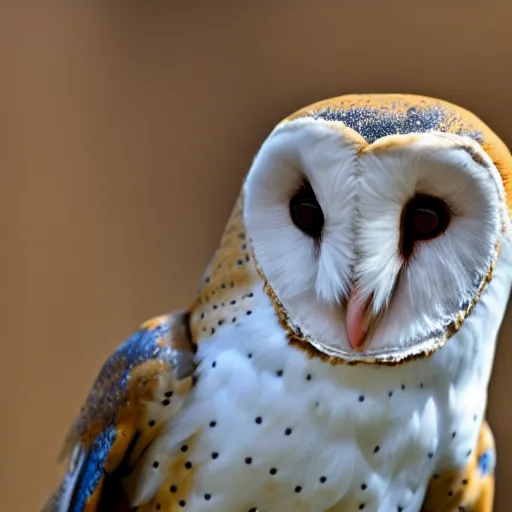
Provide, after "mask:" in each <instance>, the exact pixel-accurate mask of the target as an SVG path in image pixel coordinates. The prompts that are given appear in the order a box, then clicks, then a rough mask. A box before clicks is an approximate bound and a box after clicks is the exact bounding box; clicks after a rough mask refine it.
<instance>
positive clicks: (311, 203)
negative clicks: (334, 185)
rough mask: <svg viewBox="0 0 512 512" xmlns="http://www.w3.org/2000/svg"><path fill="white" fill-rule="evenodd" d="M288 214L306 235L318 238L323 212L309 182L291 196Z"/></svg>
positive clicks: (322, 222)
mask: <svg viewBox="0 0 512 512" xmlns="http://www.w3.org/2000/svg"><path fill="white" fill-rule="evenodd" d="M290 215H291V217H292V220H293V223H294V224H295V225H296V226H297V227H298V228H299V229H300V230H301V231H302V232H304V233H306V235H309V236H310V237H312V238H320V235H321V234H322V229H323V227H324V214H323V212H322V208H321V207H320V205H319V204H318V201H317V200H316V197H315V193H314V192H313V189H312V187H311V185H310V184H309V183H307V184H305V185H303V186H302V188H301V189H300V190H299V191H298V192H297V193H296V194H295V195H294V196H293V197H292V199H291V201H290Z"/></svg>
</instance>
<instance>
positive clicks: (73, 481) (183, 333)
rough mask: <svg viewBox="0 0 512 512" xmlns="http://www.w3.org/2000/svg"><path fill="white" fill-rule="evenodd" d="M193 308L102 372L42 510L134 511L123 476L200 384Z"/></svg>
mask: <svg viewBox="0 0 512 512" xmlns="http://www.w3.org/2000/svg"><path fill="white" fill-rule="evenodd" d="M188 326H189V317H188V313H187V312H184V311H179V312H175V313H172V314H170V315H164V316H160V317H156V318H154V319H152V320H149V321H147V322H145V323H144V324H142V325H141V326H140V328H139V330H138V331H137V332H135V333H134V334H133V335H132V336H130V337H129V338H128V339H126V340H125V341H124V342H123V343H122V344H121V345H120V346H119V347H118V348H117V350H116V351H115V352H114V353H113V354H112V355H111V356H110V358H109V359H108V360H107V362H106V363H105V365H104V366H103V368H102V370H101V371H100V373H99V375H98V377H97V379H96V381H95V382H94V385H93V386H92V389H91V391H90V392H89V396H88V397H87V400H86V402H85V405H84V406H83V407H82V409H81V411H80V413H79V415H78V418H77V419H76V420H75V422H74V423H73V425H72V427H71V429H70V431H69V434H68V436H67V438H66V440H65V442H64V447H63V450H62V452H61V454H60V456H59V461H61V460H63V459H68V460H69V463H68V467H67V471H66V474H65V476H64V478H63V480H62V482H61V484H60V486H59V488H58V489H57V490H56V491H55V492H54V493H53V494H52V495H51V496H50V498H49V499H48V501H47V503H46V504H45V506H44V508H43V510H42V512H85V511H87V512H96V511H98V512H100V511H108V512H121V511H123V512H124V511H126V512H127V511H128V510H130V507H129V504H128V498H127V497H126V494H125V493H124V491H123V488H122V485H121V480H122V478H123V477H124V476H127V475H128V474H129V473H130V471H131V469H132V468H133V467H134V466H135V464H136V463H137V461H138V459H139V458H140V456H141V455H142V454H143V453H144V451H145V450H146V448H147V447H148V446H149V445H150V444H151V442H152V441H153V440H154V439H155V438H156V437H157V435H158V433H159V431H160V430H161V428H162V425H163V424H164V423H166V422H167V421H168V420H169V419H170V418H172V417H173V416H175V415H176V414H177V413H178V411H179V410H180V408H181V406H182V404H183V402H184V400H185V398H186V396H187V394H188V391H189V390H190V389H191V387H192V385H193V377H192V374H193V372H194V369H195V366H194V346H193V344H192V342H191V337H190V332H189V327H188Z"/></svg>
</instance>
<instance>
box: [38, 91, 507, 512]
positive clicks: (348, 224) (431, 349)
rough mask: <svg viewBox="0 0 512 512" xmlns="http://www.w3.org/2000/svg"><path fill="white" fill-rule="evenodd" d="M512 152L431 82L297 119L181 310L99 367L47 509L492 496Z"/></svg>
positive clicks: (429, 504) (252, 508)
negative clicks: (492, 386)
mask: <svg viewBox="0 0 512 512" xmlns="http://www.w3.org/2000/svg"><path fill="white" fill-rule="evenodd" d="M510 160H511V158H510V155H509V153H508V152H506V151H505V149H504V148H503V147H502V143H501V141H499V139H497V138H496V136H495V135H494V134H492V132H490V131H489V130H488V129H487V128H486V127H485V126H484V125H483V124H482V123H481V122H480V121H478V120H476V118H473V117H471V115H469V114H467V113H465V111H462V110H460V109H458V107H454V106H451V105H448V104H445V103H442V102H439V101H438V100H430V99H424V98H418V97H409V96H407V97H404V96H386V95H385V96H378V95H377V96H357V97H342V98H341V99H338V100H330V101H329V102H327V103H321V104H317V105H314V106H312V107H309V108H308V109H305V110H303V111H299V112H298V113H297V114H295V115H293V116H290V117H289V118H287V119H286V120H285V121H284V122H282V123H281V124H280V125H278V126H277V127H276V129H275V130H274V131H273V132H272V134H271V135H270V136H269V137H268V139H267V141H266V142H265V143H264V145H263V146H262V149H261V150H260V152H259V153H258V155H257V156H256V158H255V161H254V162H253V165H252V166H251V170H250V172H249V175H248V178H247V180H246V182H245V184H244V188H243V190H242V193H241V195H240V197H239V199H238V201H237V203H236V205H235V208H234V210H233V213H232V215H231V218H230V219H229V222H228V224H227V227H226V229H225V232H224V235H223V237H222V240H221V243H220V246H219V249H218V250H217V251H216V253H215V255H214V257H213V258H212V260H211V262H210V264H209V265H208V267H207V269H206V271H205V273H204V275H203V277H202V279H201V282H200V286H199V289H198V292H197V295H196V298H195V299H194V301H193V303H192V304H191V306H190V308H188V310H186V311H185V312H181V313H180V314H174V315H170V316H164V317H159V318H156V319H154V320H152V321H149V322H147V323H146V324H144V325H143V326H142V327H141V330H140V332H141V334H140V335H139V337H135V338H131V339H130V340H129V341H128V342H127V344H125V345H123V348H122V349H121V350H120V352H119V353H118V354H115V355H114V356H113V358H112V360H111V361H110V362H109V363H107V365H106V366H105V367H104V369H103V370H102V372H101V373H100V376H99V378H98V380H97V382H96V384H95V387H94V388H93V391H92V392H91V395H90V396H89V399H88V401H87V402H86V406H85V408H84V409H83V410H82V412H81V414H80V416H79V418H78V420H77V422H76V423H75V425H74V427H73V429H72V431H71V434H70V436H69V437H68V441H67V443H66V446H67V449H68V452H69V451H71V449H74V452H73V456H72V460H71V463H70V466H69V469H68V472H67V475H66V478H65V480H64V481H63V484H62V485H61V487H60V488H59V490H58V491H57V492H56V494H55V495H54V496H53V497H52V499H50V501H49V502H48V504H47V506H46V509H45V510H46V511H51V512H53V511H59V512H64V511H73V512H81V511H82V510H87V511H89V512H93V511H96V510H98V511H101V510H113V511H121V510H128V509H131V508H133V507H136V510H137V511H139V512H146V511H150V510H151V511H152V510H162V511H175V510H189V511H193V512H196V511H199V512H202V511H205V512H206V511H212V512H214V511H222V512H256V511H259V512H274V511H279V512H286V511H295V510H302V511H311V512H324V511H325V512H327V511H329V512H338V511H340V512H341V511H351V510H367V511H376V512H377V511H378V512H388V511H403V512H419V511H422V512H429V511H432V512H434V511H435V512H438V511H440V512H441V511H446V512H448V511H452V510H468V511H469V510H475V511H476V510H477V511H479V512H490V511H491V510H492V497H493V485H494V481H493V472H494V466H495V452H494V443H493V440H492V434H491V433H490V430H489V429H488V426H487V424H486V423H485V408H486V402H487V387H488V383H489V379H490V376H491V372H492V364H493V358H494V350H495V342H496V338H497V334H498V331H499V328H500V325H501V322H502V319H503V315H504V311H505V307H506V302H507V298H508V296H509V293H510V288H511V286H512V242H511V238H510V210H509V204H510V196H509V194H508V190H509V188H510V182H511V180H510V179H509V169H511V171H512V165H510ZM509 165H510V167H509ZM141 347H142V348H143V350H142V348H141ZM113 383H114V384H113Z"/></svg>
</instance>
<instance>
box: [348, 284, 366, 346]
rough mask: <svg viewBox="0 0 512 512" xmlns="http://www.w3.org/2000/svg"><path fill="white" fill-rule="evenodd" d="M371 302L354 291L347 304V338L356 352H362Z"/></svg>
mask: <svg viewBox="0 0 512 512" xmlns="http://www.w3.org/2000/svg"><path fill="white" fill-rule="evenodd" d="M369 303H370V301H369V300H368V299H364V298H362V297H361V295H359V294H358V292H357V290H355V289H352V290H351V292H350V297H349V299H348V302H347V319H346V324H347V326H346V328H347V337H348V342H349V344H350V346H351V347H352V348H353V349H354V350H358V351H359V350H361V347H362V345H363V343H364V340H365V338H366V334H367V332H368V326H369V318H368V308H369Z"/></svg>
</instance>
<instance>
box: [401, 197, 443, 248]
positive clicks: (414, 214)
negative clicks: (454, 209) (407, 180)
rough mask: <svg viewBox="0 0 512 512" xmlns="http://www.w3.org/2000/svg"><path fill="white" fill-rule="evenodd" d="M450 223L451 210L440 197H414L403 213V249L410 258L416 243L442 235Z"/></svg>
mask: <svg viewBox="0 0 512 512" xmlns="http://www.w3.org/2000/svg"><path fill="white" fill-rule="evenodd" d="M449 223H450V210H449V209H448V206H447V205H446V203H445V202H444V201H443V200H442V199H439V198H438V197H433V196H427V195H416V196H414V197H413V198H412V199H411V200H410V201H409V202H408V203H407V205H406V206H405V208H404V210H403V212H402V226H401V228H402V233H401V249H402V254H403V256H404V257H406V258H408V257H409V256H410V255H411V254H412V251H413V250H414V245H415V243H416V242H420V241H424V240H432V239H433V238H436V237H438V236H439V235H441V234H442V233H443V232H444V231H445V230H446V228H447V227H448V224H449Z"/></svg>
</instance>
